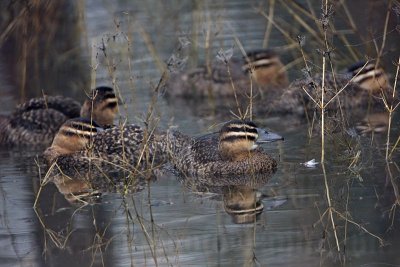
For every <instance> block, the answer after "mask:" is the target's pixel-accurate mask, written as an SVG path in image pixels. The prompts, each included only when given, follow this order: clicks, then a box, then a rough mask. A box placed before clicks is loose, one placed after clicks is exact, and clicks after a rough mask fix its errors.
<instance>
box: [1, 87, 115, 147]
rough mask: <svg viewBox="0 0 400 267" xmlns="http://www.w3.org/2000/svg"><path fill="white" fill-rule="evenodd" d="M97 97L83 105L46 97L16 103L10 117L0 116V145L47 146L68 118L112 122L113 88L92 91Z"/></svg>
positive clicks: (54, 97)
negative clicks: (81, 116)
mask: <svg viewBox="0 0 400 267" xmlns="http://www.w3.org/2000/svg"><path fill="white" fill-rule="evenodd" d="M92 92H93V94H95V95H96V97H95V98H94V100H93V104H92V102H91V100H87V101H86V102H85V104H84V106H82V107H81V105H80V104H79V103H78V102H77V101H75V100H74V99H72V98H69V97H63V96H45V97H41V98H33V99H30V100H29V101H27V102H25V103H23V104H20V105H18V106H17V107H16V108H15V110H14V112H13V113H12V114H11V115H9V116H3V117H1V118H0V145H10V146H15V145H49V144H50V143H51V141H52V140H53V138H54V135H55V134H56V133H57V131H58V129H59V128H60V127H61V125H62V124H63V123H64V122H65V121H67V120H68V119H71V118H76V117H79V116H80V114H81V113H82V114H83V117H87V118H92V117H95V118H99V120H100V122H102V123H103V122H104V123H106V124H112V121H113V119H114V117H115V115H116V113H117V111H118V107H117V103H116V101H117V99H116V97H115V94H114V92H113V89H112V88H109V87H98V88H96V89H94V90H92Z"/></svg>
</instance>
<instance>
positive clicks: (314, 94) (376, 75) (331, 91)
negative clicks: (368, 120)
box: [267, 62, 398, 115]
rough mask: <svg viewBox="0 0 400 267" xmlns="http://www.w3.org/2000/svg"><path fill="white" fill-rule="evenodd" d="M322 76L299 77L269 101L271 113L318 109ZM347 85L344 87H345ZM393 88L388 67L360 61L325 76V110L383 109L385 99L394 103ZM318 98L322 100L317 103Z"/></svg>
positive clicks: (294, 112)
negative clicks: (336, 72) (387, 71)
mask: <svg viewBox="0 0 400 267" xmlns="http://www.w3.org/2000/svg"><path fill="white" fill-rule="evenodd" d="M321 87H322V77H321V75H316V76H314V77H313V78H309V79H303V80H297V81H295V82H293V83H291V84H290V86H289V87H288V88H287V90H284V93H283V94H282V95H280V96H279V97H278V96H277V97H275V99H274V100H273V101H272V102H271V103H270V104H268V105H267V108H268V111H269V112H270V113H278V114H297V115H304V114H305V112H306V111H310V110H314V109H315V108H317V107H318V104H320V101H321ZM343 88H344V89H343ZM392 94H393V88H391V87H390V85H389V81H388V77H387V75H386V73H385V71H384V70H383V69H382V68H380V67H377V66H376V65H375V64H374V63H373V62H368V63H367V62H359V63H356V64H354V65H353V66H351V67H350V68H348V70H347V72H346V73H345V74H342V75H333V74H331V73H328V74H327V75H326V77H325V95H324V103H325V104H327V103H328V104H327V105H326V108H325V110H327V111H337V110H348V111H350V110H352V109H366V108H371V109H374V110H378V111H382V110H383V109H384V101H383V99H382V96H384V97H385V99H386V100H387V101H388V102H389V103H392V102H393V101H396V99H398V96H397V95H395V99H393V96H392ZM315 102H317V103H318V104H316V103H315Z"/></svg>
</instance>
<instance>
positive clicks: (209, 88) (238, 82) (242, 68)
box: [165, 49, 288, 98]
mask: <svg viewBox="0 0 400 267" xmlns="http://www.w3.org/2000/svg"><path fill="white" fill-rule="evenodd" d="M249 74H250V76H249ZM253 81H254V82H253ZM232 84H233V85H234V86H235V90H233V88H232ZM287 85H288V77H287V73H286V71H285V68H284V65H283V64H282V62H281V60H280V58H279V56H278V54H277V53H275V52H274V51H273V50H271V49H262V50H254V51H251V52H248V53H247V54H246V56H245V57H244V59H243V60H239V59H237V58H232V59H229V60H227V59H226V58H225V61H224V62H221V61H218V62H214V63H213V64H212V66H211V68H210V69H209V68H207V67H206V66H200V67H198V68H195V69H192V70H189V71H187V72H185V73H179V72H178V73H172V74H171V77H170V79H169V80H168V81H167V82H166V85H165V95H166V96H167V97H183V98H201V97H207V96H214V97H229V96H234V94H237V95H238V96H246V95H248V94H249V93H250V88H251V87H253V88H254V89H253V90H254V94H255V93H256V92H257V91H258V92H260V93H263V92H264V91H269V90H271V89H272V88H282V87H285V86H287Z"/></svg>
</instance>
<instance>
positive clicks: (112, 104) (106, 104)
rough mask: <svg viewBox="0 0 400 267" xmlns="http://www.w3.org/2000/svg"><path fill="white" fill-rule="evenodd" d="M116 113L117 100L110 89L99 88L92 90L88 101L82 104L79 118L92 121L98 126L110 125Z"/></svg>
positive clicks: (105, 87)
mask: <svg viewBox="0 0 400 267" xmlns="http://www.w3.org/2000/svg"><path fill="white" fill-rule="evenodd" d="M117 113H118V98H117V97H116V96H115V92H114V90H113V89H112V88H111V87H107V86H100V87H97V88H96V89H94V90H92V92H91V96H90V99H88V100H86V101H85V102H84V103H83V106H82V109H81V117H82V118H87V119H92V120H94V121H96V122H97V123H98V124H99V125H102V126H107V125H112V124H113V122H114V119H115V117H116V116H117Z"/></svg>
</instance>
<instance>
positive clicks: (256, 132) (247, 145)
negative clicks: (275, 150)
mask: <svg viewBox="0 0 400 267" xmlns="http://www.w3.org/2000/svg"><path fill="white" fill-rule="evenodd" d="M278 140H283V137H282V136H280V135H278V134H275V133H272V132H268V131H266V130H264V129H261V128H258V127H257V125H256V124H255V123H254V122H252V121H242V120H234V121H230V122H228V123H226V124H225V125H224V126H223V127H222V128H221V130H220V133H219V151H220V154H221V157H222V158H223V159H225V160H231V161H236V160H240V159H243V158H245V157H248V156H249V152H251V151H253V150H254V149H256V148H257V147H258V144H259V143H268V142H274V141H278Z"/></svg>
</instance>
